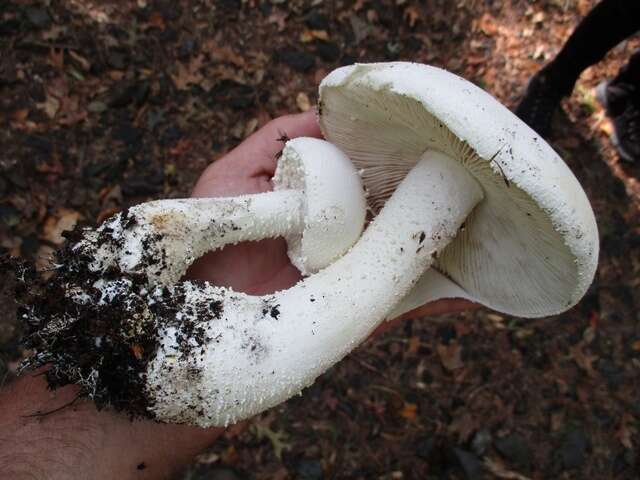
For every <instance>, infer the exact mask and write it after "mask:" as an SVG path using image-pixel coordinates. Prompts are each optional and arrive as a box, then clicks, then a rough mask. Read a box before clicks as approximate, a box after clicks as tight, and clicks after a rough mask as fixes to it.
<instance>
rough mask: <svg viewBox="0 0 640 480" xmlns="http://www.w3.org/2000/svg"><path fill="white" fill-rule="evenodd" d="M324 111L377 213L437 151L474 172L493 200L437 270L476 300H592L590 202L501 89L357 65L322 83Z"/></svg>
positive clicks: (515, 303) (413, 67) (548, 303)
mask: <svg viewBox="0 0 640 480" xmlns="http://www.w3.org/2000/svg"><path fill="white" fill-rule="evenodd" d="M319 117H320V118H319V122H320V127H321V129H322V132H323V134H324V136H325V137H326V138H327V140H329V141H330V142H332V143H334V144H335V145H337V146H338V147H339V148H340V149H342V150H343V151H344V152H345V153H346V154H347V155H348V156H349V157H350V158H351V160H352V161H353V162H354V164H355V165H356V166H357V168H359V169H363V171H362V172H361V173H362V177H363V181H364V184H365V188H366V189H367V190H368V194H369V202H370V205H371V206H372V207H373V208H374V210H379V209H380V208H381V206H382V205H383V204H384V202H385V201H386V199H387V198H388V197H389V196H390V195H391V194H392V193H393V191H394V190H395V187H396V185H397V184H398V182H399V181H400V180H401V179H402V178H404V176H405V175H406V173H407V171H408V170H409V169H410V168H411V167H412V166H413V165H415V163H416V162H417V161H418V160H419V159H420V158H421V157H422V155H423V154H424V153H425V152H426V151H427V150H436V151H440V152H442V153H445V154H447V155H449V156H450V157H452V158H455V159H457V160H458V161H460V162H461V163H463V164H464V165H465V166H466V167H467V169H468V171H469V172H470V173H471V174H472V175H473V177H474V178H475V179H476V180H477V181H478V183H479V184H480V185H481V187H482V189H483V192H484V195H485V196H484V199H483V200H482V201H481V202H480V203H479V204H478V205H477V206H476V208H475V209H474V211H473V212H472V213H471V215H469V217H468V218H467V220H466V222H465V228H464V229H461V231H460V232H459V233H458V235H457V237H456V238H455V239H454V240H453V241H452V242H451V243H450V244H449V245H448V246H447V247H446V248H445V249H444V251H442V252H441V253H440V254H439V255H438V258H437V259H436V262H435V263H434V267H435V268H436V269H437V270H438V271H439V272H441V273H442V274H444V275H445V276H446V277H448V278H449V279H450V280H452V281H453V282H455V283H456V284H457V285H458V286H460V287H461V288H462V289H463V290H464V291H466V292H468V294H469V297H470V298H473V299H475V300H477V301H478V302H480V303H483V304H485V305H487V306H489V307H491V308H493V309H495V310H498V311H502V312H505V313H509V314H512V315H518V316H522V317H537V316H546V315H552V314H556V313H559V312H561V311H564V310H566V309H567V308H569V307H571V306H573V305H574V304H576V303H577V302H578V301H579V300H580V298H581V297H582V296H583V295H584V293H585V291H586V289H587V288H588V286H589V285H590V283H591V281H592V279H593V276H594V274H595V270H596V267H597V259H598V249H599V244H598V231H597V226H596V222H595V218H594V214H593V211H592V209H591V206H590V204H589V201H588V199H587V197H586V195H585V193H584V191H583V190H582V187H581V186H580V184H579V183H578V181H577V180H576V178H575V176H574V175H573V174H572V173H571V171H570V170H569V168H568V167H567V165H566V164H565V163H564V162H563V161H562V159H561V158H560V157H559V156H558V155H557V154H556V153H555V152H554V150H553V149H552V148H551V147H550V146H549V145H548V144H547V143H546V142H545V141H544V140H543V139H542V138H541V137H540V136H539V135H538V134H537V133H536V132H534V131H533V130H532V129H531V128H529V127H528V126H527V125H526V124H525V123H524V122H522V121H521V120H520V119H519V118H518V117H516V116H515V115H514V114H513V113H511V112H510V111H509V110H508V109H507V108H505V107H504V106H503V105H501V104H500V103H499V102H498V101H497V100H496V99H494V98H493V97H492V96H491V95H489V94H488V93H486V92H485V91H483V90H481V89H480V88H478V87H476V86H475V85H474V84H472V83H470V82H468V81H466V80H464V79H463V78H460V77H458V76H457V75H454V74H452V73H449V72H447V71H445V70H442V69H439V68H435V67H430V66H427V65H421V64H415V63H405V62H392V63H378V64H356V65H351V66H348V67H342V68H339V69H337V70H334V71H333V72H332V73H330V74H329V75H328V76H327V77H326V78H325V79H324V80H323V81H322V83H321V85H320V100H319Z"/></svg>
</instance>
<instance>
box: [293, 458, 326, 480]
mask: <svg viewBox="0 0 640 480" xmlns="http://www.w3.org/2000/svg"><path fill="white" fill-rule="evenodd" d="M322 478H324V473H323V472H322V464H321V463H320V461H319V460H316V459H309V458H303V459H302V460H300V461H299V462H298V464H297V465H296V479H298V480H321V479H322Z"/></svg>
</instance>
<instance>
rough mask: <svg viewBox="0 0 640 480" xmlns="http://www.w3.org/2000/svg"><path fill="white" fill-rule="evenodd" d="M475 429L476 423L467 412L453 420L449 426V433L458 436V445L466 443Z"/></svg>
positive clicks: (476, 427)
mask: <svg viewBox="0 0 640 480" xmlns="http://www.w3.org/2000/svg"><path fill="white" fill-rule="evenodd" d="M477 429H478V423H477V422H476V421H475V420H474V418H473V415H471V414H470V413H468V412H467V413H463V414H462V415H459V416H457V417H456V418H454V420H453V422H451V424H450V425H449V431H450V432H451V433H453V434H455V435H457V436H458V440H459V441H460V443H466V442H467V440H469V439H470V438H471V435H472V434H473V432H475V431H476V430H477Z"/></svg>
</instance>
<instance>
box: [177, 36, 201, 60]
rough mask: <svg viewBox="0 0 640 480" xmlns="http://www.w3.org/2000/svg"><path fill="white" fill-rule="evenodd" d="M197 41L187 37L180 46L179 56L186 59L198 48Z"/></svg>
mask: <svg viewBox="0 0 640 480" xmlns="http://www.w3.org/2000/svg"><path fill="white" fill-rule="evenodd" d="M196 45H197V44H196V41H195V40H194V39H193V38H192V37H187V38H185V39H184V40H183V41H182V43H180V46H179V47H178V58H180V59H185V58H187V57H188V56H189V55H191V54H192V53H193V52H194V51H195V49H196Z"/></svg>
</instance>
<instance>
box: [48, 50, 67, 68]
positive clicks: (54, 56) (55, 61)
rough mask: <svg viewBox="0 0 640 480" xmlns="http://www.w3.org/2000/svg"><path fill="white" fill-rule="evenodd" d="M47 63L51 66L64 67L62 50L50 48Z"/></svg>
mask: <svg viewBox="0 0 640 480" xmlns="http://www.w3.org/2000/svg"><path fill="white" fill-rule="evenodd" d="M49 63H50V64H51V66H52V67H54V68H58V69H60V70H62V68H64V50H62V49H57V48H52V49H50V50H49Z"/></svg>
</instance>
